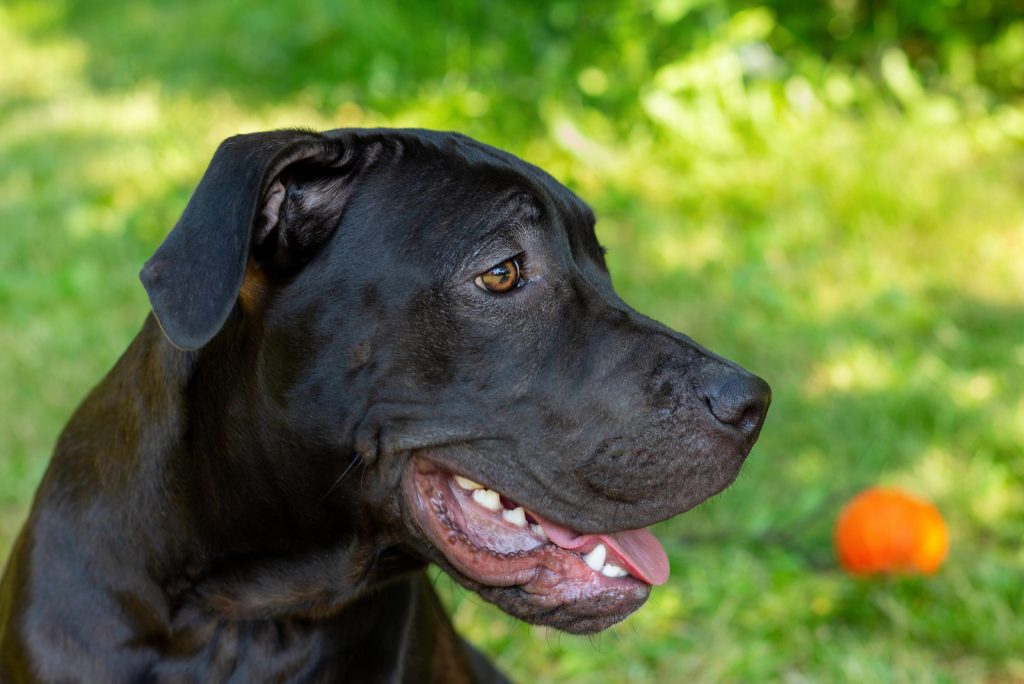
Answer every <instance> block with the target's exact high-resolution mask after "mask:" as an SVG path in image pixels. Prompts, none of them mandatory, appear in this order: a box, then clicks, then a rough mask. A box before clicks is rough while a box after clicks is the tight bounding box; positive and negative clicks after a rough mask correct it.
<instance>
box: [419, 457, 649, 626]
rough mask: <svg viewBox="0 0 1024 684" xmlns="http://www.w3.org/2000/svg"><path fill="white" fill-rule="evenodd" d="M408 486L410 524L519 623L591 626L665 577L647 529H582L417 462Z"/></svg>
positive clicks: (620, 611)
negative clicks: (416, 525)
mask: <svg viewBox="0 0 1024 684" xmlns="http://www.w3.org/2000/svg"><path fill="white" fill-rule="evenodd" d="M412 483H413V490H414V491H413V499H414V501H413V504H414V505H413V508H414V511H415V515H416V517H417V522H418V523H419V525H420V528H421V529H422V530H423V531H424V532H425V533H426V535H427V537H428V538H429V540H430V541H431V543H432V544H433V545H434V546H435V547H436V548H437V550H438V551H440V552H441V553H442V554H443V555H444V557H445V559H446V560H447V561H448V563H449V564H450V566H451V568H454V569H455V570H456V571H457V573H459V574H461V575H463V578H460V579H464V580H469V584H470V585H471V588H473V589H476V590H477V591H478V592H479V593H481V594H482V595H484V596H485V598H488V599H490V600H492V601H494V602H495V603H498V604H499V605H500V606H501V607H502V608H504V609H505V610H507V611H509V612H511V613H513V614H516V615H518V616H519V617H521V618H523V619H526V620H530V621H533V622H542V623H545V624H553V625H554V626H558V627H561V628H562V629H569V630H570V631H587V632H590V631H596V630H597V629H603V628H604V627H606V626H608V625H610V624H612V623H614V622H617V621H619V620H621V619H622V618H624V617H625V616H626V615H628V614H629V613H630V612H632V611H633V610H636V608H638V607H639V606H640V605H641V604H642V603H643V602H644V600H646V598H647V596H648V594H649V593H650V587H651V585H655V584H662V583H664V582H665V581H666V580H667V579H668V574H669V566H668V558H667V557H666V555H665V551H664V549H663V548H662V546H661V544H660V543H659V542H658V540H657V539H656V538H655V537H654V535H653V534H651V533H650V532H649V531H648V530H646V529H642V530H628V531H620V532H614V533H604V534H581V533H579V532H575V531H573V530H571V529H569V528H567V527H564V526H562V525H559V524H557V523H555V522H552V521H550V520H547V519H545V518H543V517H542V516H541V515H540V514H538V513H535V512H533V511H530V510H527V509H525V508H524V507H522V506H520V505H519V504H518V503H516V502H515V501H513V500H511V499H510V498H508V497H507V496H505V495H503V494H502V493H500V492H498V491H496V490H494V489H489V488H487V487H486V486H484V485H481V484H479V483H476V482H473V481H472V480H469V479H468V478H465V477H463V476H461V475H458V474H455V473H452V472H450V471H447V470H445V469H443V468H441V467H439V466H437V465H435V464H433V463H431V462H430V461H427V460H426V459H423V458H416V459H414V465H413V467H412ZM451 568H449V569H451ZM464 583H465V582H464ZM473 585H476V586H473ZM553 609H559V612H561V613H566V615H565V616H564V617H572V618H573V619H572V620H571V621H570V622H571V624H570V623H567V622H566V620H565V619H563V616H555V615H553V614H552V612H551V611H552V610H553Z"/></svg>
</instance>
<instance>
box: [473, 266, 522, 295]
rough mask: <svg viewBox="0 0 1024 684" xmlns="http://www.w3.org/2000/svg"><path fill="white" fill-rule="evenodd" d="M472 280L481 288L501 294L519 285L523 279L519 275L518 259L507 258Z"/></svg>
mask: <svg viewBox="0 0 1024 684" xmlns="http://www.w3.org/2000/svg"><path fill="white" fill-rule="evenodd" d="M473 282H475V283H476V285H477V287H479V288H481V289H483V290H487V291H488V292H494V293H497V294H501V293H503V292H508V291H510V290H513V289H515V288H517V287H520V286H521V285H523V283H524V282H525V281H524V280H523V279H522V277H521V275H520V268H519V261H517V260H516V259H507V260H505V261H503V262H501V263H500V264H498V265H497V266H495V267H494V268H492V269H490V270H489V271H487V272H486V273H481V274H480V275H478V276H477V277H476V280H474V281H473Z"/></svg>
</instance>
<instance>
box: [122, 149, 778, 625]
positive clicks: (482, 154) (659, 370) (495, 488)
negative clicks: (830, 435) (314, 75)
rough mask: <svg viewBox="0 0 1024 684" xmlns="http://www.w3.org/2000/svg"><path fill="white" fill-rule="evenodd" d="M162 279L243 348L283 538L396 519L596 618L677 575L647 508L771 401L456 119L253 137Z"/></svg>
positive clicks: (213, 336) (678, 496)
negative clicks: (620, 278)
mask: <svg viewBox="0 0 1024 684" xmlns="http://www.w3.org/2000/svg"><path fill="white" fill-rule="evenodd" d="M142 279H143V282H144V284H145V286H146V289H147V291H148V293H149V295H150V299H151V302H152V305H153V310H154V313H155V315H156V317H157V319H158V320H159V322H160V324H161V326H162V328H163V330H164V332H165V334H166V336H167V338H168V339H169V340H170V342H171V343H173V344H174V345H175V346H177V347H178V348H180V349H183V350H186V352H187V353H189V354H193V355H196V356H197V358H202V357H203V355H204V354H207V355H210V354H216V358H217V359H218V361H217V363H218V364H222V365H223V364H227V365H232V364H234V366H237V367H238V368H235V370H232V371H231V375H230V377H231V378H234V379H235V380H236V381H237V389H236V390H235V393H234V395H233V396H234V397H235V398H234V399H232V400H231V401H230V402H229V404H230V406H236V407H241V408H238V409H237V410H233V411H224V412H226V413H230V414H232V415H233V416H234V418H233V419H232V420H234V421H235V428H234V429H232V430H227V431H224V434H227V433H228V432H230V434H231V435H232V436H231V437H230V439H228V438H225V440H226V441H229V442H231V446H227V445H225V447H224V449H225V451H226V452H229V453H233V454H234V456H231V457H232V458H236V459H238V458H244V459H247V466H246V472H247V473H249V474H248V475H247V476H246V479H252V480H253V481H258V482H259V483H261V484H260V485H259V487H260V489H259V490H258V492H256V491H255V490H253V492H252V493H253V495H254V496H259V497H260V498H261V500H262V501H263V503H264V504H265V507H264V509H261V513H260V515H261V516H264V517H265V518H266V520H267V521H268V522H267V525H268V526H269V527H270V528H274V529H279V530H280V535H279V536H280V537H282V538H284V539H288V541H280V542H278V546H280V547H288V546H289V545H290V544H294V545H295V547H294V548H289V549H288V550H289V552H298V553H301V552H302V550H303V549H307V548H308V549H311V551H310V552H311V553H313V552H315V551H313V550H315V549H322V548H323V546H330V545H331V544H334V543H342V542H341V540H343V539H344V540H350V539H351V537H352V535H356V536H361V537H362V538H364V539H365V538H367V537H370V538H373V539H374V540H376V542H375V543H376V547H375V548H376V549H377V550H376V551H375V553H377V554H378V557H380V555H381V554H385V553H399V554H404V555H407V556H411V557H415V558H419V559H422V560H427V561H432V562H435V563H437V564H438V565H440V566H441V567H443V568H444V569H445V570H446V571H447V572H448V573H449V574H451V575H452V576H453V577H454V578H456V579H457V580H458V581H459V582H461V583H462V584H464V585H465V586H467V587H469V588H471V589H473V590H475V591H477V592H479V593H480V594H481V595H482V596H484V597H485V598H487V599H488V600H490V601H492V602H494V603H496V604H497V605H499V606H500V607H501V608H503V609H504V610H505V611H507V612H509V613H511V614H512V615H515V616H517V617H520V618H523V619H525V620H528V621H531V622H535V623H541V624H548V625H552V626H555V627H558V628H561V629H564V630H567V631H572V632H592V631H597V630H600V629H603V628H605V627H607V626H609V625H611V624H613V623H614V622H617V621H618V620H621V619H622V618H624V617H625V616H626V615H628V614H629V613H630V612H632V611H633V610H635V609H636V608H637V607H639V606H640V605H641V604H642V603H643V601H644V600H645V599H646V597H647V596H648V594H649V591H650V587H651V585H653V584H658V583H661V582H664V581H665V579H666V578H667V575H668V562H667V559H666V557H665V554H664V551H663V550H662V548H661V546H660V544H659V543H658V542H657V540H656V539H655V538H654V537H653V535H651V533H650V532H648V531H647V530H646V529H645V527H646V526H648V525H650V524H652V523H655V522H658V521H661V520H664V519H666V518H669V517H671V516H674V515H676V514H678V513H681V512H683V511H686V510H687V509H689V508H692V507H693V506H695V505H697V504H699V503H701V502H702V501H704V500H706V499H707V498H708V497H710V496H712V495H714V494H715V493H717V492H719V491H721V490H722V489H723V488H725V487H727V486H728V485H729V484H730V483H731V482H732V481H733V479H734V478H735V477H736V475H737V473H738V471H739V468H740V466H741V464H742V463H743V461H744V459H745V458H746V456H747V454H748V452H749V451H750V448H751V446H752V444H753V443H754V441H755V440H756V439H757V436H758V433H759V431H760V429H761V425H762V422H763V420H764V417H765V413H766V411H767V408H768V403H769V401H770V391H769V389H768V386H767V385H766V384H765V383H764V382H763V381H762V380H760V379H759V378H757V377H755V376H753V375H751V374H749V373H747V372H746V371H744V370H743V369H742V368H740V367H739V366H737V365H736V364H734V363H732V362H729V361H727V360H725V359H723V358H721V357H719V356H716V355H715V354H713V353H711V352H710V351H708V350H707V349H705V348H703V347H701V346H700V345H699V344H697V343H696V342H694V341H693V340H691V339H690V338H688V337H686V336H685V335H682V334H680V333H677V332H675V331H672V330H670V329H668V328H667V327H665V326H663V325H661V324H659V323H657V322H655V321H652V320H650V319H648V318H645V317H644V316H642V315H641V314H639V313H637V312H636V311H634V310H632V309H631V308H630V307H629V306H628V305H626V304H625V303H624V302H623V301H622V300H621V299H620V298H619V297H618V295H617V294H616V293H615V290H614V289H613V288H612V283H611V279H610V277H609V274H608V269H607V267H606V265H605V260H604V255H603V250H602V248H601V246H600V245H599V243H598V241H597V239H596V237H595V233H594V215H593V213H592V212H591V210H590V209H589V208H588V207H587V206H586V205H585V204H584V203H583V202H582V201H581V200H580V199H579V198H577V197H576V196H575V195H574V194H573V193H572V192H570V191H569V190H568V189H566V188H565V187H563V186H562V185H561V184H559V183H558V182H557V181H555V180H554V179H553V178H551V177H550V176H549V175H548V174H546V173H545V172H543V171H542V170H540V169H538V168H536V167H534V166H531V165H530V164H527V163H525V162H523V161H521V160H519V159H517V158H516V157H514V156H512V155H510V154H507V153H505V152H502V151H499V150H497V149H494V148H492V147H489V146H487V145H484V144H481V143H478V142H475V141H473V140H471V139H469V138H466V137H464V136H461V135H456V134H448V133H436V132H429V131H418V130H337V131H330V132H327V133H324V134H314V133H307V132H302V131H277V132H272V133H261V134H252V135H244V136H238V137H235V138H232V139H229V140H227V141H226V142H224V143H223V144H222V145H221V147H220V149H219V150H218V151H217V153H216V155H215V157H214V159H213V161H212V162H211V165H210V167H209V169H208V170H207V172H206V174H205V176H204V177H203V179H202V181H201V183H200V185H199V187H198V189H197V190H196V192H195V194H194V195H193V197H192V199H191V200H190V202H189V205H188V207H187V208H186V210H185V212H184V214H183V216H182V218H181V220H180V221H179V223H178V225H177V226H176V227H175V229H174V230H173V231H172V232H171V233H170V235H169V236H168V238H167V239H166V241H165V242H164V244H163V245H161V247H160V248H159V249H158V250H157V252H156V253H155V254H154V256H153V257H152V258H151V259H150V261H149V262H148V263H147V264H146V266H145V268H144V269H143V272H142ZM231 350H237V353H236V354H235V355H236V356H238V357H244V359H245V361H244V364H235V363H234V362H226V361H224V360H223V359H225V358H227V357H230V356H231V354H232V353H233V352H232V351H231ZM234 366H233V367H234ZM239 368H240V369H239ZM208 410H210V411H217V410H218V409H217V408H216V407H209V409H208ZM211 420H212V419H211ZM239 433H241V434H239ZM240 451H241V452H245V454H246V455H244V456H242V455H240V454H238V453H236V452H240ZM268 483H271V484H268ZM237 486H239V487H255V486H256V485H252V484H251V483H238V484H237ZM239 498H244V497H241V496H240V497H239ZM293 528H294V529H293ZM270 537H273V534H269V533H268V538H270ZM335 539H337V541H334V540H335ZM253 543H254V544H255V542H253ZM345 543H349V542H348V541H346V542H345ZM339 581H341V580H339Z"/></svg>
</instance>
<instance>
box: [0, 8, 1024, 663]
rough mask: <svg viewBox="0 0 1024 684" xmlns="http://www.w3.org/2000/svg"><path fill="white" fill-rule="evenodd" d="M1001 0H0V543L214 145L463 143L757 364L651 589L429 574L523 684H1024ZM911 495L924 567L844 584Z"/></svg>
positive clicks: (1009, 120)
mask: <svg viewBox="0 0 1024 684" xmlns="http://www.w3.org/2000/svg"><path fill="white" fill-rule="evenodd" d="M1022 14H1024V13H1022V12H1021V6H1020V4H1019V2H1017V3H1013V2H1002V3H1000V2H980V1H976V0H970V1H966V0H965V1H964V2H961V1H960V0H947V1H946V2H942V3H913V2H902V3H900V2H896V3H892V4H891V6H887V8H884V9H879V8H878V6H877V5H871V4H867V5H865V4H864V3H862V2H859V0H833V2H831V3H820V4H818V3H795V2H784V1H782V0H778V1H775V2H765V3H753V2H746V3H738V2H725V1H724V0H641V1H639V2H611V1H595V2H589V3H579V4H576V3H572V2H555V3H540V2H536V3H534V2H524V1H516V2H503V3H480V4H476V3H468V2H456V1H446V2H440V3H436V4H434V3H422V4H412V3H406V4H405V5H404V6H401V7H400V6H399V5H398V4H395V5H387V4H384V3H355V2H351V3H347V2H314V1H313V0H303V1H301V2H294V3H274V4H267V5H265V6H259V5H256V4H255V3H249V2H242V0H227V1H225V2H219V3H210V2H198V1H195V2H192V1H190V2H177V3H171V2H167V3H150V2H133V3H107V2H103V1H97V2H90V3H64V2H50V1H34V2H19V1H13V2H6V3H4V4H3V5H0V350H2V353H0V556H6V550H7V548H8V546H9V544H10V541H11V539H12V537H13V535H14V534H16V532H17V529H18V527H19V525H20V524H21V522H22V520H23V518H24V515H25V510H26V507H27V505H28V503H29V501H30V499H31V496H32V492H33V490H34V488H35V486H36V484H37V483H38V481H39V478H40V477H41V475H42V472H43V470H44V468H45V467H46V463H47V460H48V458H49V453H50V450H51V448H52V445H53V443H54V440H55V438H56V436H57V434H58V432H59V430H60V428H61V426H62V425H63V423H64V422H65V421H66V420H67V418H68V417H69V415H70V413H71V411H72V410H73V409H74V407H75V405H76V404H77V402H78V401H80V400H81V398H82V397H83V396H84V395H85V393H86V392H87V390H88V389H89V388H90V387H91V386H92V385H94V384H95V383H96V382H97V381H98V380H99V379H100V378H101V377H102V375H103V374H104V373H105V372H106V370H107V369H108V368H109V367H110V366H111V365H112V363H113V362H114V360H115V359H116V358H117V357H118V355H119V354H120V352H121V351H122V350H123V349H124V348H125V347H126V345H127V344H128V342H129V340H131V338H132V337H133V336H134V334H135V333H136V331H137V330H138V327H139V325H140V324H141V322H142V319H143V317H144V315H145V313H146V311H147V307H148V304H147V301H146V298H145V295H144V293H143V290H142V288H141V286H140V284H139V282H138V280H137V272H138V269H139V267H140V266H141V264H142V262H143V261H144V260H145V258H146V257H147V256H148V255H149V254H150V253H151V251H152V250H153V249H154V248H155V246H156V245H157V244H158V243H159V241H160V240H161V238H162V237H163V235H164V234H165V233H166V232H167V231H168V230H169V229H170V227H171V226H172V225H173V224H174V221H175V219H176V217H177V215H178V214H179V213H180V211H181V210H182V208H183V207H184V204H185V202H186V200H187V198H188V196H189V194H190V192H191V190H192V188H193V187H194V186H195V184H196V182H197V181H198V179H199V176H200V175H201V173H202V171H203V169H204V168H205V164H206V162H207V161H208V159H209V157H210V156H211V154H212V152H213V150H214V149H215V147H216V145H217V143H218V142H219V141H220V140H221V139H223V138H225V137H227V136H229V135H232V134H234V133H236V132H243V131H252V130H259V129H266V128H271V127H277V126H297V125H299V126H307V127H315V128H333V127H338V126H365V125H396V126H399V125H412V126H423V127H432V128H443V129H455V130H460V131H463V132H466V133H469V134H471V135H473V136H476V137H478V138H480V139H482V140H484V141H486V142H489V143H492V144H494V145H497V146H500V147H503V148H506V149H509V150H511V151H513V152H515V153H517V154H519V155H521V156H523V157H525V158H526V159H528V160H530V161H532V162H534V163H536V164H538V165H540V166H542V167H545V168H547V169H548V170H550V171H551V172H552V173H553V174H554V175H555V176H556V177H558V178H560V179H561V180H563V182H565V183H566V184H568V185H569V186H570V187H572V188H573V189H575V190H576V191H577V192H578V193H579V194H580V195H581V196H583V197H584V198H585V199H586V200H587V201H589V202H590V203H591V204H592V206H593V207H594V208H595V210H596V212H597V214H598V216H599V223H598V232H599V236H600V238H601V240H602V242H604V243H605V244H606V245H607V246H608V247H609V248H610V252H609V261H610V265H611V270H612V274H613V277H614V278H615V280H616V282H617V284H618V287H619V290H620V292H621V293H622V294H623V296H624V297H625V299H626V300H627V301H629V302H630V303H631V304H633V305H634V306H635V307H636V308H638V309H640V310H641V311H643V312H645V313H647V314H649V315H651V316H653V317H655V318H659V319H661V320H663V321H665V322H666V323H668V324H669V325H671V326H673V327H675V328H677V329H681V330H683V331H686V332H687V333H689V334H691V335H692V336H693V337H695V338H697V339H698V340H700V341H702V342H703V343H705V344H707V345H708V346H711V347H713V348H714V349H716V350H717V351H719V352H721V353H723V354H724V355H727V356H729V357H731V358H734V359H736V360H737V361H739V362H741V363H742V364H744V365H745V366H747V367H749V368H751V369H753V370H755V371H756V372H758V373H759V374H761V375H763V376H764V377H765V378H767V379H768V380H769V381H770V382H771V384H772V385H773V388H774V391H775V399H774V403H773V406H772V410H771V414H770V416H769V421H768V424H767V427H766V428H765V430H764V433H763V436H762V438H761V441H760V442H759V443H758V445H757V446H756V447H755V449H754V452H753V454H752V456H751V457H750V459H749V461H748V465H747V466H746V467H745V469H744V471H743V474H742V475H741V477H740V479H739V481H738V482H737V483H736V484H735V485H734V486H733V487H732V488H731V489H729V490H728V491H726V492H725V493H723V494H721V495H719V496H717V497H716V498H714V499H713V500H712V501H710V502H708V503H707V504H705V505H703V506H702V507H700V508H699V509H697V510H695V511H692V512H690V513H687V514H686V515H684V516H682V517H680V518H677V519H675V520H673V521H671V522H668V523H664V524H662V525H660V526H658V528H657V530H656V531H657V532H658V534H659V536H660V538H661V539H662V540H663V541H664V543H665V546H666V548H667V550H668V552H669V555H670V559H671V563H672V579H671V581H670V582H669V584H668V585H666V586H664V587H661V588H658V589H656V590H655V591H654V593H653V595H652V598H651V600H650V601H649V602H648V604H647V605H646V606H645V607H644V608H643V609H642V610H641V611H640V612H639V613H637V614H636V615H635V616H633V617H632V618H630V619H629V620H628V621H626V622H625V623H624V624H622V625H620V626H618V627H616V628H614V629H613V630H610V631H609V632H606V633H605V634H603V635H600V636H597V637H592V638H579V637H571V636H567V635H562V634H559V633H556V632H553V631H550V630H547V629H541V628H535V627H530V626H527V625H524V624H521V623H517V622H515V621H513V620H512V619H511V618H508V617H506V616H504V614H502V613H500V612H499V611H497V610H496V609H494V608H492V607H490V606H489V605H486V604H484V603H483V602H482V601H481V600H480V599H478V598H476V597H475V596H471V595H466V594H465V593H464V592H462V591H460V590H458V589H457V588H455V587H454V586H453V585H452V583H451V582H450V580H448V579H447V578H445V577H443V576H442V577H440V578H438V586H439V588H440V589H441V591H442V592H443V593H444V595H445V599H446V601H447V602H448V603H449V605H451V607H452V611H453V615H454V618H455V621H456V623H457V624H458V627H459V628H460V629H461V630H462V631H463V632H464V633H465V634H467V635H469V636H470V637H471V638H472V639H473V640H474V641H475V642H476V643H477V644H479V645H480V646H481V647H482V648H483V649H484V650H485V651H487V652H488V653H490V654H492V655H493V656H494V657H495V658H496V659H497V661H498V662H499V663H500V665H501V666H502V667H503V668H504V669H505V670H506V671H507V672H509V673H511V674H512V675H513V676H514V677H516V678H517V679H518V680H520V681H524V682H565V681H571V682H721V681H726V682H729V681H735V682H755V681H757V682H759V681H773V682H774V681H782V682H840V681H848V682H1011V681H1024V546H1022V543H1021V539H1022V537H1024V488H1022V481H1024V454H1022V451H1024V393H1022V390H1021V386H1022V384H1024V95H1022V89H1024V21H1022V20H1021V19H1020V17H1021V15H1022ZM876 483H882V484H890V485H897V486H901V487H905V488H907V489H909V490H911V491H913V492H916V493H918V494H920V495H922V496H926V497H928V498H930V499H932V500H933V501H934V502H935V503H936V504H937V505H938V506H939V508H940V509H941V510H942V512H943V513H944V515H945V517H946V519H947V521H948V523H949V526H950V529H951V536H952V549H951V554H950V557H949V559H948V562H947V563H946V565H945V566H944V567H943V569H942V570H941V571H940V572H939V573H938V574H937V575H936V576H934V577H931V578H927V579H922V578H904V579H890V580H872V581H866V580H855V579H851V578H849V577H847V576H845V575H844V574H843V573H841V572H840V571H839V570H838V569H837V567H836V565H835V562H834V560H833V554H832V549H831V527H832V525H833V523H834V521H835V518H836V516H837V513H838V510H839V508H840V507H841V505H842V503H843V502H844V501H845V500H846V499H847V498H848V497H850V496H851V495H852V494H853V493H855V492H856V491H858V490H859V489H860V488H862V487H865V486H868V485H871V484H876Z"/></svg>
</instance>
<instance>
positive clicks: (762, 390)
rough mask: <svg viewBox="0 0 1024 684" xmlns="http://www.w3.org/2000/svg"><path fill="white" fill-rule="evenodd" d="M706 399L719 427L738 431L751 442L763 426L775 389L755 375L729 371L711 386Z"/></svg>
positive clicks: (711, 383)
mask: <svg viewBox="0 0 1024 684" xmlns="http://www.w3.org/2000/svg"><path fill="white" fill-rule="evenodd" d="M704 398H705V400H706V401H707V404H708V408H709V409H710V410H711V415H713V416H714V417H715V418H716V419H717V420H718V421H719V422H720V423H724V424H725V425H732V426H733V427H735V428H738V429H739V430H740V432H742V433H743V434H744V435H746V436H747V437H748V438H749V437H752V436H754V435H756V434H757V433H758V431H759V430H760V429H761V424H762V423H764V417H765V414H766V413H768V405H769V404H770V403H771V401H772V389H771V387H769V386H768V383H767V382H765V381H764V380H762V379H761V378H759V377H757V376H756V375H751V374H749V373H745V372H743V371H734V370H732V369H730V370H729V371H727V372H726V373H723V374H722V375H720V376H718V377H717V378H715V379H714V380H712V381H711V382H709V383H708V389H707V391H706V393H705V395H704Z"/></svg>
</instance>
